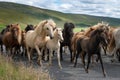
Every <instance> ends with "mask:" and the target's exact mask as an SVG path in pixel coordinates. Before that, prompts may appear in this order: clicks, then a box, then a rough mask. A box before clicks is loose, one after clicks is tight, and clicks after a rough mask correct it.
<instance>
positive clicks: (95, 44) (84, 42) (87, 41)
mask: <svg viewBox="0 0 120 80" xmlns="http://www.w3.org/2000/svg"><path fill="white" fill-rule="evenodd" d="M102 32H103V30H102V29H96V30H94V31H93V32H92V33H91V36H90V37H87V36H84V35H83V36H82V37H80V38H79V39H78V40H77V54H76V60H75V64H74V66H76V64H77V58H78V56H79V54H81V53H82V52H83V53H84V54H83V64H84V68H85V61H84V59H85V55H86V53H87V54H88V64H87V68H85V70H86V72H88V68H89V64H90V62H91V56H92V55H93V54H97V56H98V59H100V63H101V66H102V70H103V74H104V76H105V75H106V74H105V71H104V67H103V63H102V59H101V54H100V43H101V42H102V43H104V45H107V42H106V40H105V38H104V35H103V34H102Z"/></svg>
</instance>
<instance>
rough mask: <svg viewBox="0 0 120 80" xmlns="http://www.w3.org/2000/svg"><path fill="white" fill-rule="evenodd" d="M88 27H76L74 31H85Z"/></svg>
mask: <svg viewBox="0 0 120 80" xmlns="http://www.w3.org/2000/svg"><path fill="white" fill-rule="evenodd" d="M86 28H87V27H76V28H75V29H74V30H73V31H74V32H80V31H81V30H85V29H86Z"/></svg>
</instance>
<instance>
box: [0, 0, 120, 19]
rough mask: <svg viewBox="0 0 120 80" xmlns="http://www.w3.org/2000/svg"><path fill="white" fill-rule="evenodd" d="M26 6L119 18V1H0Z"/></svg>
mask: <svg viewBox="0 0 120 80" xmlns="http://www.w3.org/2000/svg"><path fill="white" fill-rule="evenodd" d="M0 1H7V2H15V3H21V4H27V5H31V6H35V7H40V8H44V9H50V10H56V11H60V12H63V13H75V14H88V15H95V16H105V17H115V18H120V0H0Z"/></svg>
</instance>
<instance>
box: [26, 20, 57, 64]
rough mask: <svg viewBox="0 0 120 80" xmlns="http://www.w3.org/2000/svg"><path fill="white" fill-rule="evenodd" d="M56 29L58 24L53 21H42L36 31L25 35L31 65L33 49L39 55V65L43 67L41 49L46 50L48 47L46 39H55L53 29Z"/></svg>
mask: <svg viewBox="0 0 120 80" xmlns="http://www.w3.org/2000/svg"><path fill="white" fill-rule="evenodd" d="M55 27H56V23H55V22H54V21H53V20H52V19H49V20H43V21H41V22H40V23H39V24H38V25H37V26H36V28H35V29H34V30H30V31H28V32H27V33H26V35H25V44H26V49H27V55H28V59H29V62H30V63H31V50H29V48H31V49H36V51H37V53H38V62H39V63H38V64H39V65H40V66H42V61H41V58H42V53H41V51H40V50H39V48H44V47H45V45H46V41H47V39H46V37H47V36H50V38H53V37H54V34H53V29H54V28H55Z"/></svg>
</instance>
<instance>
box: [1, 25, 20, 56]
mask: <svg viewBox="0 0 120 80" xmlns="http://www.w3.org/2000/svg"><path fill="white" fill-rule="evenodd" d="M2 41H3V44H4V45H5V47H6V49H7V50H8V51H11V54H13V53H12V51H13V50H12V49H13V48H16V47H18V46H19V45H20V44H21V29H20V26H19V24H12V25H11V29H10V31H9V32H6V33H5V34H4V36H3V39H2ZM12 56H13V55H12Z"/></svg>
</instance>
